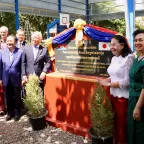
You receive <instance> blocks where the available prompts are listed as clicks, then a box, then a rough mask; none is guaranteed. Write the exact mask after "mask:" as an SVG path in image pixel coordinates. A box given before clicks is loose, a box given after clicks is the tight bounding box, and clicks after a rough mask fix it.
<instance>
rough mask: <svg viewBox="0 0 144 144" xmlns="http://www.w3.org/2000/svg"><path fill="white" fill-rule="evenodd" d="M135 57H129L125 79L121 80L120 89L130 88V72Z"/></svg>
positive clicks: (125, 67) (125, 68) (125, 69)
mask: <svg viewBox="0 0 144 144" xmlns="http://www.w3.org/2000/svg"><path fill="white" fill-rule="evenodd" d="M133 59H134V57H133V55H130V56H128V58H127V61H126V63H125V66H124V79H122V80H119V81H118V82H119V86H120V88H127V87H128V86H129V70H130V67H131V65H132V63H133Z"/></svg>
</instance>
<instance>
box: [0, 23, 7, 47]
mask: <svg viewBox="0 0 144 144" xmlns="http://www.w3.org/2000/svg"><path fill="white" fill-rule="evenodd" d="M7 35H8V28H7V27H6V26H2V27H1V28H0V36H1V39H0V49H4V48H6V47H7V44H6V39H7Z"/></svg>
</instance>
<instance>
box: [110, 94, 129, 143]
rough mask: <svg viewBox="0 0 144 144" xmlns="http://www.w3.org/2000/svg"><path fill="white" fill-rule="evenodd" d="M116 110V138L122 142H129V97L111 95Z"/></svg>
mask: <svg viewBox="0 0 144 144" xmlns="http://www.w3.org/2000/svg"><path fill="white" fill-rule="evenodd" d="M111 101H112V105H113V109H114V112H115V121H114V128H115V136H116V137H115V138H116V141H118V142H121V143H127V142H128V99H126V98H123V97H122V98H118V97H114V96H111Z"/></svg>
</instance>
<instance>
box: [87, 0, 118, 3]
mask: <svg viewBox="0 0 144 144" xmlns="http://www.w3.org/2000/svg"><path fill="white" fill-rule="evenodd" d="M112 1H116V0H89V4H92V3H102V2H112Z"/></svg>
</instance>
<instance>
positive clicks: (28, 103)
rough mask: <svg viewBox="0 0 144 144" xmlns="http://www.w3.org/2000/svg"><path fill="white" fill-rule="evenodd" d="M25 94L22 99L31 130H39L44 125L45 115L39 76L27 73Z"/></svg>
mask: <svg viewBox="0 0 144 144" xmlns="http://www.w3.org/2000/svg"><path fill="white" fill-rule="evenodd" d="M25 91H26V95H25V97H24V99H23V101H24V104H25V107H26V109H27V110H28V112H27V116H28V118H29V121H30V124H31V126H32V129H33V130H41V129H44V128H45V127H46V120H45V116H46V115H47V110H46V109H45V108H44V96H43V92H42V89H41V87H40V86H39V78H38V77H37V76H35V75H32V74H31V75H29V78H28V82H27V83H26V86H25Z"/></svg>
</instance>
